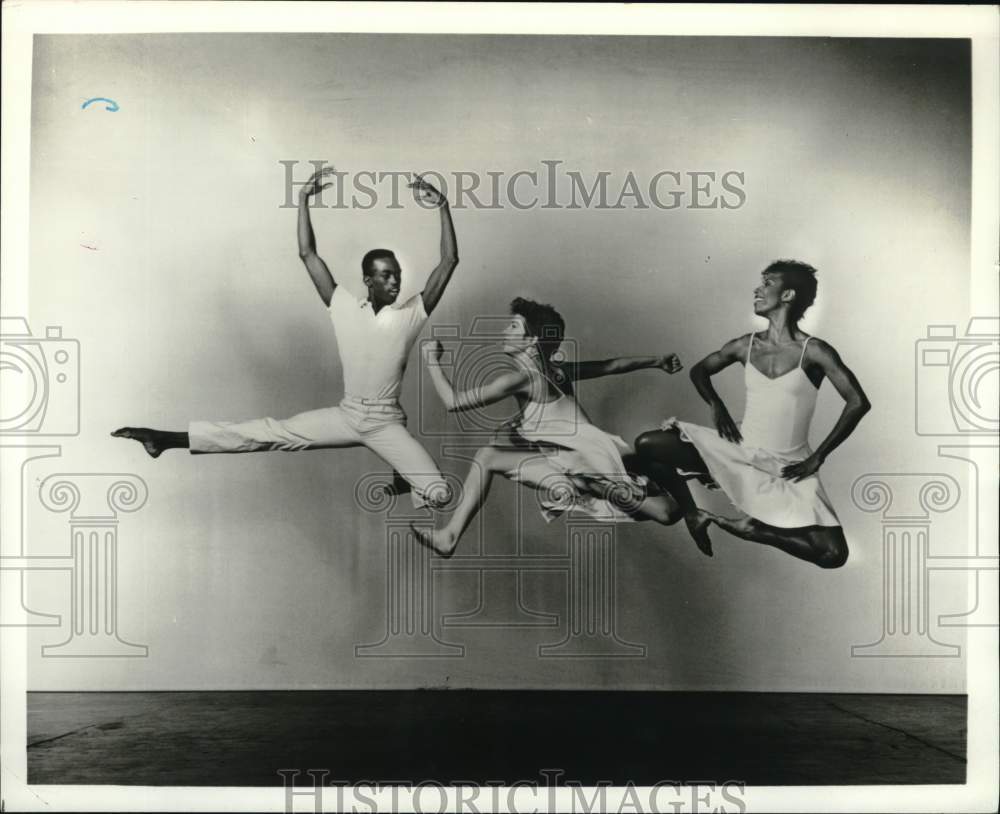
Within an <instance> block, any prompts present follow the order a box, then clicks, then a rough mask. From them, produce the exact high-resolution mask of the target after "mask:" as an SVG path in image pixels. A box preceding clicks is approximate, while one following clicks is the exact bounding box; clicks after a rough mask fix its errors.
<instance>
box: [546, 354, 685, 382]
mask: <svg viewBox="0 0 1000 814" xmlns="http://www.w3.org/2000/svg"><path fill="white" fill-rule="evenodd" d="M650 368H656V369H658V370H665V371H666V372H667V373H677V372H678V371H679V370H682V369H683V368H684V365H683V364H682V363H681V360H680V357H679V356H678V355H677V354H676V353H668V354H666V355H664V356H620V357H617V358H615V359H601V360H594V361H587V362H572V363H567V364H564V365H560V366H559V369H560V370H561V371H562V372H563V373H565V374H566V376H567V377H568V378H570V379H572V380H573V381H580V380H582V379H598V378H600V377H601V376H617V375H620V374H622V373H632V372H633V371H635V370H648V369H650Z"/></svg>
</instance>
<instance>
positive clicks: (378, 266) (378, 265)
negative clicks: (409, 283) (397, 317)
mask: <svg viewBox="0 0 1000 814" xmlns="http://www.w3.org/2000/svg"><path fill="white" fill-rule="evenodd" d="M401 277H402V272H401V271H400V268H399V263H397V262H396V260H395V259H394V258H392V257H378V258H376V259H375V260H373V261H372V270H371V273H370V274H366V275H365V285H366V286H368V299H369V300H371V302H372V303H373V304H374V305H378V306H383V305H392V304H393V303H394V302H395V301H396V298H397V297H398V296H399V282H400V278H401Z"/></svg>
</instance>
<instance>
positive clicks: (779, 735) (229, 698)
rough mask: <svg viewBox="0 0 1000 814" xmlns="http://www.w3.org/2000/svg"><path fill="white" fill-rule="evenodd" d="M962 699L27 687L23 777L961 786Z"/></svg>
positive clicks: (145, 781) (228, 782)
mask: <svg viewBox="0 0 1000 814" xmlns="http://www.w3.org/2000/svg"><path fill="white" fill-rule="evenodd" d="M965 748H966V698H965V696H942V695H933V696H931V695H823V694H778V693H768V694H754V693H670V692H555V691H552V692H521V691H518V692H511V691H405V692H403V691H387V692H381V691H379V692H358V691H354V692H349V691H348V692H325V691H324V692H179V693H173V692H165V693H164V692H161V693H142V692H135V693H29V694H28V781H29V783H32V784H47V783H58V784H68V783H86V784H100V785H103V784H115V785H169V786H174V785H177V786H199V785H207V786H269V785H280V784H281V782H282V779H281V777H280V776H279V775H278V773H277V772H278V770H279V769H300V770H303V771H304V770H306V769H326V770H329V772H330V774H329V776H328V779H327V782H328V783H330V782H334V781H335V780H336V781H344V782H352V781H360V780H367V781H393V780H394V781H411V782H419V781H420V780H436V781H438V782H441V783H448V782H453V781H478V782H485V781H488V780H493V781H497V780H504V781H507V782H508V783H512V782H514V781H516V780H527V781H533V782H541V781H542V776H541V775H540V774H539V772H540V770H541V769H562V770H563V771H564V772H565V775H564V776H563V780H569V781H579V782H581V783H584V784H587V785H592V784H595V783H597V782H599V781H610V782H612V783H614V784H616V785H624V784H625V783H627V782H628V781H631V782H632V783H634V784H636V785H652V784H654V783H656V782H660V781H665V780H674V781H680V782H684V781H692V780H698V781H711V780H714V781H716V782H719V783H722V782H725V781H732V780H735V781H743V782H745V783H747V784H748V785H842V784H865V785H867V784H879V783H915V784H926V783H962V782H964V779H965V766H966V760H965Z"/></svg>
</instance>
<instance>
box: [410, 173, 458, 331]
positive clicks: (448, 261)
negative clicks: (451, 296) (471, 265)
mask: <svg viewBox="0 0 1000 814" xmlns="http://www.w3.org/2000/svg"><path fill="white" fill-rule="evenodd" d="M414 177H415V178H416V180H415V181H414V182H413V183H411V184H409V185H408V186H410V187H411V188H412V189H413V191H414V194H416V195H419V196H420V197H421V198H423V199H424V200H425V201H427V202H428V203H430V204H431V205H433V206H437V208H438V210H439V211H440V212H441V261H440V262H439V263H438V264H437V266H436V267H435V269H434V271H432V272H431V276H430V277H428V278H427V285H425V286H424V290H423V291H421V292H420V296H421V297H422V298H423V300H424V310H425V311H426V312H427V313H428V314H430V312H431V311H433V310H434V309H435V308H436V307H437V304H438V302H440V301H441V297H442V295H443V294H444V290H445V289H446V288H447V287H448V282H449V280H451V274H452V272H453V271H454V270H455V266H457V265H458V241H457V240H456V239H455V225H454V224H453V223H452V222H451V209H450V208H449V206H448V199H447V198H445V197H444V195H443V194H442V193H441V192H439V191H438V190H437V189H435V188H434V187H433V186H432V185H431V184H429V183H427V182H426V181H425V180H424V179H423V178H421V177H420V176H419V175H417V174H416V173H414Z"/></svg>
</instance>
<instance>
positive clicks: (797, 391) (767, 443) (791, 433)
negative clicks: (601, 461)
mask: <svg viewBox="0 0 1000 814" xmlns="http://www.w3.org/2000/svg"><path fill="white" fill-rule="evenodd" d="M811 338H812V337H809V338H807V339H806V341H805V342H804V343H803V345H802V356H801V357H799V364H798V366H797V367H795V368H794V369H793V370H790V371H788V372H787V373H785V374H784V375H782V376H777V377H775V378H773V379H772V378H770V377H768V376H765V375H764V374H763V373H761V372H760V371H759V370H757V368H755V367H754V366H753V365H752V364H751V362H750V351H751V350H752V349H753V340H754V337H753V334H751V336H750V342H749V345H748V348H747V358H746V364H745V366H744V378H745V382H746V388H747V398H746V410H745V411H744V413H743V421H742V422H741V424H740V432H741V434H742V436H743V442H742V443H740V444H736V443H733V442H732V441H728V440H726V439H725V438H722V437H720V436H719V433H718V431H717V430H716V429H715V428H714V427H703V426H701V425H698V424H689V423H687V422H685V421H678V420H677V419H676V418H670V419H668V420H667V421H665V422H664V423H663V425H662V428H663V429H674V428H675V429H677V430H678V431H679V432H680V436H681V438H682V439H683V440H684V441H687V442H689V443H691V444H693V445H694V446H695V448H696V449H697V450H698V453H699V454H700V455H701V457H702V459H703V460H704V461H705V463H706V464H707V466H708V472H709V475H710V476H711V478H712V481H713V482H714V483H713V485H714V486H717V487H718V488H719V489H721V490H722V491H723V492H725V494H726V496H727V497H728V498H729V500H730V501H732V503H733V505H734V506H736V507H737V508H738V509H740V510H741V511H742V512H743V513H745V514H747V515H749V516H750V517H753V518H755V519H756V520H759V521H760V522H762V523H766V524H767V525H769V526H774V527H777V528H803V527H806V526H839V525H840V520H839V519H838V518H837V515H836V513H835V512H834V510H833V505H832V504H831V503H830V498H829V497H828V496H827V494H826V490H824V489H823V484H822V483H821V482H820V479H819V476H818V475H817V474H813V475H810V476H809V477H808V478H804V479H802V480H801V481H798V482H795V481H792V480H789V479H787V478H783V477H782V476H781V470H782V469H783V468H784V467H786V466H788V465H789V464H793V463H798V462H799V461H801V460H804V459H805V458H808V457H809V456H810V455H812V449H811V448H810V446H809V440H808V435H809V425H810V424H811V422H812V418H813V413H814V412H815V409H816V397H817V395H818V393H819V389H818V388H817V387H816V386H815V385H814V384H813V383H812V382H811V381H810V380H809V377H808V376H807V375H806V372H805V371H804V370H803V369H802V361H803V359H804V358H805V354H806V346H807V345H808V344H809V339H811Z"/></svg>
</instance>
